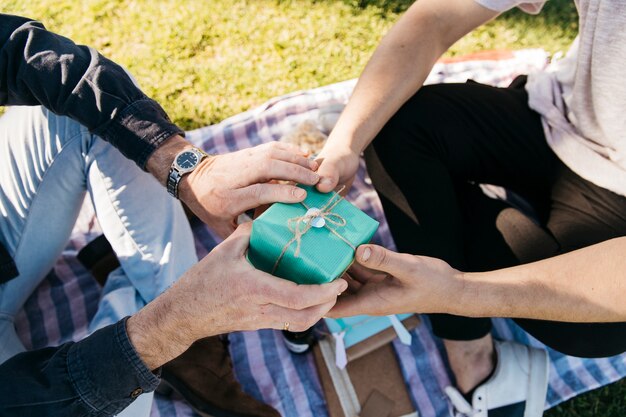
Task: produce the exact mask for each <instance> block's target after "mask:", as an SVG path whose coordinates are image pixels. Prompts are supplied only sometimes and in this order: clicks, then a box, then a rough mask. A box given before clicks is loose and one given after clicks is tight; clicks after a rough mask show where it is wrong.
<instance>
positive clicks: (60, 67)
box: [0, 14, 184, 284]
mask: <svg viewBox="0 0 626 417" xmlns="http://www.w3.org/2000/svg"><path fill="white" fill-rule="evenodd" d="M0 105H21V106H38V105H41V106H44V107H46V108H48V109H49V110H51V111H52V112H54V113H56V114H59V115H63V116H68V117H70V118H72V119H74V120H76V121H78V122H79V123H80V124H82V125H84V126H86V127H87V128H88V129H89V130H90V131H91V132H92V133H94V134H96V135H98V136H100V137H101V138H102V139H104V140H106V141H108V142H109V143H111V144H112V145H113V146H115V147H116V148H117V149H119V150H120V152H122V154H124V155H125V156H126V157H127V158H129V159H132V160H133V161H135V162H136V163H137V165H139V166H140V167H141V168H144V167H145V164H146V161H147V160H148V158H149V157H150V155H151V154H152V152H154V150H155V149H156V148H157V147H158V146H159V145H160V144H161V143H163V142H164V141H165V140H166V139H168V138H169V137H171V136H173V135H175V134H180V135H183V134H184V132H183V131H182V130H181V129H180V128H178V127H177V126H176V125H174V124H173V123H172V122H171V121H170V120H169V118H168V116H167V114H166V113H165V111H164V110H163V109H162V108H161V106H159V104H158V103H157V102H156V101H154V100H152V99H150V98H148V97H147V96H146V95H145V94H144V93H143V92H142V91H141V90H140V89H139V88H138V87H137V86H135V84H134V83H133V81H132V80H131V79H130V77H129V76H128V74H126V72H125V71H124V69H123V68H122V67H120V66H119V65H117V64H116V63H114V62H113V61H111V60H109V59H107V58H105V57H103V56H102V55H100V54H99V53H98V52H97V51H96V50H94V49H92V48H89V47H87V46H84V45H76V44H75V43H74V42H72V41H71V40H69V39H67V38H64V37H62V36H59V35H56V34H54V33H52V32H48V31H47V30H46V29H45V28H44V27H43V25H42V24H41V23H39V22H35V21H32V20H30V19H26V18H23V17H18V16H10V15H5V14H0ZM18 272H19V271H17V269H16V267H15V263H14V262H13V260H12V259H11V258H10V256H9V253H8V252H7V250H6V249H5V248H4V247H3V246H2V244H0V284H1V283H3V282H6V281H8V280H10V279H12V278H15V277H16V276H17V275H18Z"/></svg>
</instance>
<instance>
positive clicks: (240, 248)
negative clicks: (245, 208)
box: [220, 222, 252, 256]
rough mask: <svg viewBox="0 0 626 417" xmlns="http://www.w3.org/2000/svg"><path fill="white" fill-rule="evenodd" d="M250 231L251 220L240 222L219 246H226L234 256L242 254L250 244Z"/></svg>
mask: <svg viewBox="0 0 626 417" xmlns="http://www.w3.org/2000/svg"><path fill="white" fill-rule="evenodd" d="M250 233H252V222H246V223H242V224H240V225H239V226H237V229H235V231H234V232H233V234H231V235H230V236H229V237H228V238H227V239H226V240H225V241H224V242H223V243H222V244H221V245H220V246H224V247H227V248H228V252H230V253H231V254H232V255H234V256H243V255H244V254H245V253H246V250H248V246H249V245H250Z"/></svg>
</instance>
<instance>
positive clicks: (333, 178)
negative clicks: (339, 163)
mask: <svg viewBox="0 0 626 417" xmlns="http://www.w3.org/2000/svg"><path fill="white" fill-rule="evenodd" d="M317 162H318V163H319V165H320V167H319V168H318V169H317V174H318V175H319V177H320V180H319V182H318V183H317V190H318V191H320V192H322V193H329V192H331V191H332V190H334V189H335V187H336V186H337V183H338V182H339V171H338V170H337V167H335V165H334V164H332V163H331V162H329V160H324V159H317Z"/></svg>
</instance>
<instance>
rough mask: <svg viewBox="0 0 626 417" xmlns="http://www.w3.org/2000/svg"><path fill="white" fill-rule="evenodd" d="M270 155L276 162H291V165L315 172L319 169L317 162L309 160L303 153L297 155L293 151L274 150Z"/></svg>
mask: <svg viewBox="0 0 626 417" xmlns="http://www.w3.org/2000/svg"><path fill="white" fill-rule="evenodd" d="M270 155H271V156H272V158H274V159H276V160H279V161H284V162H289V163H291V164H297V165H300V166H301V167H304V168H306V169H310V170H313V171H315V170H317V168H319V165H318V163H317V162H315V161H314V160H313V159H309V158H308V157H306V156H303V155H302V154H301V153H296V152H293V151H291V150H284V149H274V150H272V151H271V153H270Z"/></svg>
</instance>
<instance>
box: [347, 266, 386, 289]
mask: <svg viewBox="0 0 626 417" xmlns="http://www.w3.org/2000/svg"><path fill="white" fill-rule="evenodd" d="M348 272H349V273H350V276H351V277H352V278H353V279H354V280H355V281H357V282H359V283H361V284H366V283H368V282H378V281H382V280H383V279H385V277H386V276H387V274H386V273H384V272H380V271H375V270H373V269H369V268H366V267H364V266H363V265H360V264H359V263H357V262H355V263H353V264H352V266H351V267H350V269H349V271H348Z"/></svg>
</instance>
